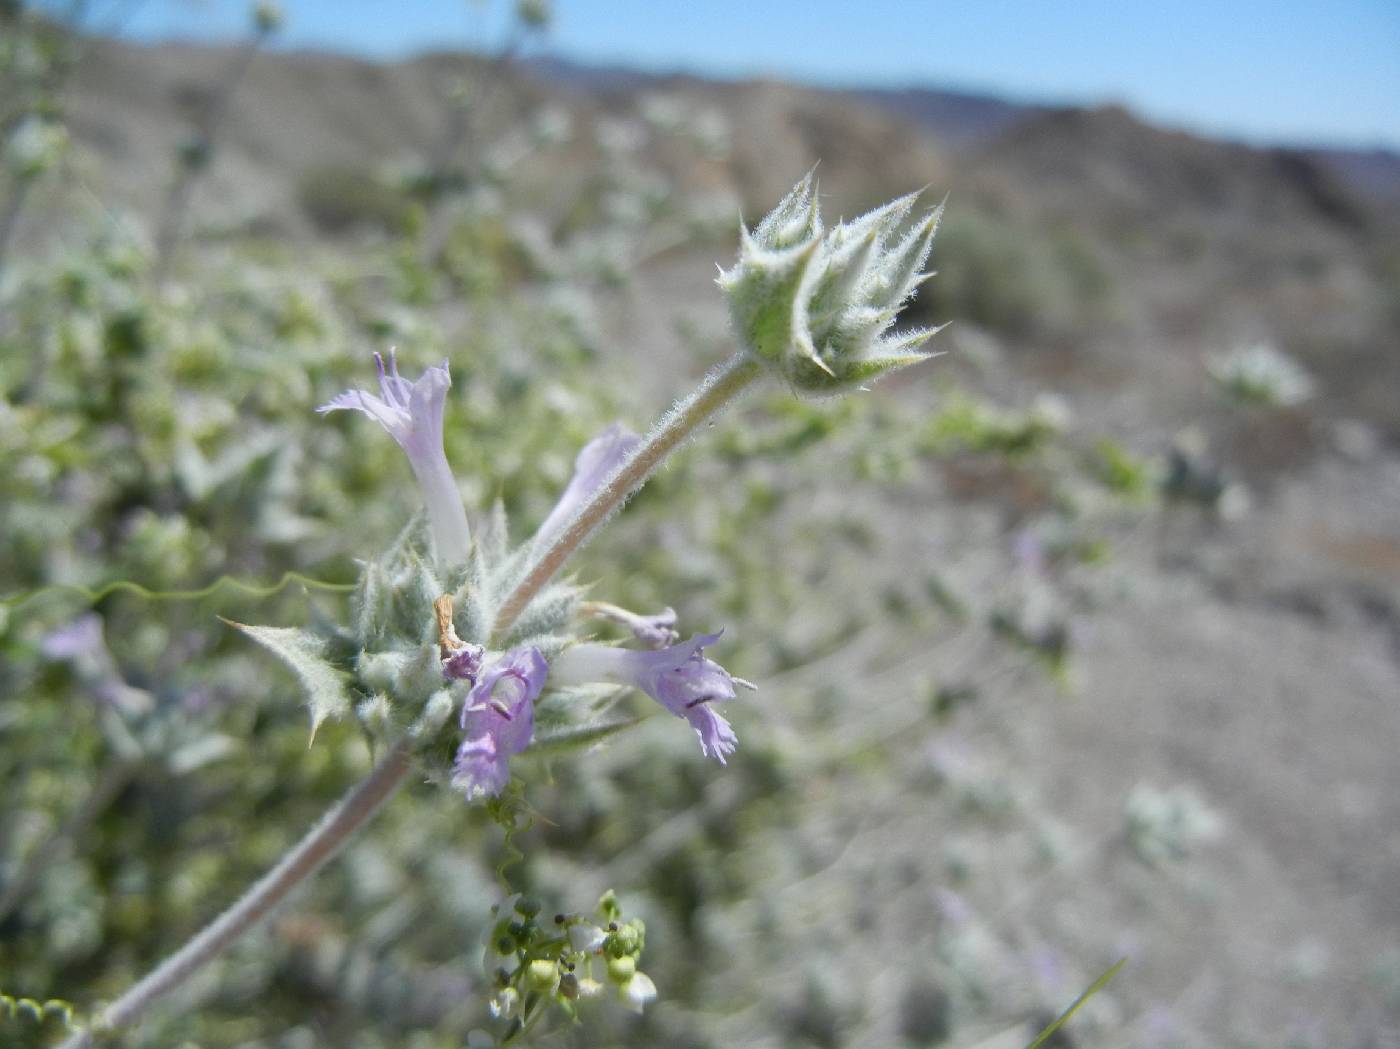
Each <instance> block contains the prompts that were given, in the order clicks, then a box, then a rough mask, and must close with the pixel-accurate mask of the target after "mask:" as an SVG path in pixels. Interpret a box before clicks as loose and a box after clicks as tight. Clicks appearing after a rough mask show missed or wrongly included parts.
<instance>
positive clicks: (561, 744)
mask: <svg viewBox="0 0 1400 1049" xmlns="http://www.w3.org/2000/svg"><path fill="white" fill-rule="evenodd" d="M641 721H642V719H641V718H623V719H621V720H617V721H595V722H594V723H593V724H591V725H571V726H569V727H568V728H561V729H557V730H555V731H552V732H544V733H538V734H536V736H535V741H534V742H533V743H531V744H530V749H529V750H528V751H526V753H527V754H539V755H542V756H547V757H553V756H555V755H558V754H567V753H569V752H571V751H575V750H583V749H584V748H585V747H590V746H592V745H593V744H594V743H598V742H600V741H602V740H605V739H607V738H608V737H609V736H615V735H617V733H619V732H621V731H623V730H624V729H629V728H631V727H632V726H634V725H638V724H640V723H641Z"/></svg>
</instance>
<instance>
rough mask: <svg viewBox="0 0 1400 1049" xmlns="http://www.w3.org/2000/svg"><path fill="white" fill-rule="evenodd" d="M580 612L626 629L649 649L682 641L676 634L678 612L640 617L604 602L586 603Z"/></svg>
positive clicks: (667, 609)
mask: <svg viewBox="0 0 1400 1049" xmlns="http://www.w3.org/2000/svg"><path fill="white" fill-rule="evenodd" d="M579 610H580V611H581V612H582V613H583V614H584V615H586V616H594V617H595V618H597V619H606V620H607V621H608V622H610V623H616V624H617V625H618V626H621V627H625V628H626V629H628V630H630V631H632V636H633V637H635V638H636V639H637V640H638V641H640V642H641V643H642V644H644V645H646V647H647V648H665V647H666V646H667V645H674V644H675V643H676V642H677V641H679V640H680V639H681V636H680V634H678V633H677V632H676V610H675V609H674V608H666V609H663V610H662V611H660V612H655V613H653V614H652V615H649V616H645V615H639V614H638V613H636V612H630V611H628V610H627V609H625V608H619V607H618V606H617V605H610V604H608V603H606V602H604V601H585V602H584V603H583V604H582V605H581V606H580V608H579Z"/></svg>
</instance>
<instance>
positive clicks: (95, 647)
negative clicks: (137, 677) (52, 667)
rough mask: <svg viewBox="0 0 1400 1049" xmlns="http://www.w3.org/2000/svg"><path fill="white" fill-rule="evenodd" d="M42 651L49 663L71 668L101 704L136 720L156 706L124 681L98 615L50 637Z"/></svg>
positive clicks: (82, 618) (85, 617) (148, 696)
mask: <svg viewBox="0 0 1400 1049" xmlns="http://www.w3.org/2000/svg"><path fill="white" fill-rule="evenodd" d="M39 650H40V651H41V652H42V653H43V654H44V656H45V658H47V659H52V660H54V661H63V662H67V663H69V664H71V665H72V667H73V671H74V673H75V674H77V676H78V678H79V679H80V680H81V681H82V682H83V683H84V684H85V685H86V686H87V687H88V688H89V689H91V690H92V694H93V695H94V696H95V697H96V698H97V700H98V702H100V703H105V704H108V705H110V706H112V707H114V708H115V709H116V710H118V711H120V712H121V713H123V714H127V715H132V716H140V715H142V714H146V713H149V712H150V710H151V709H152V707H154V706H155V698H154V697H153V696H152V695H151V694H150V693H149V692H145V691H143V690H142V689H139V688H133V687H132V686H130V685H128V684H127V683H126V681H125V679H123V677H122V673H121V670H120V669H119V668H118V667H117V661H116V659H115V658H114V657H113V656H112V650H111V649H109V648H108V647H107V641H106V639H105V638H104V637H103V631H102V617H101V616H100V615H98V614H97V613H96V612H88V613H87V614H85V615H81V616H79V617H78V618H77V619H75V620H73V621H72V622H71V623H68V624H66V625H65V626H61V627H59V628H58V629H57V630H55V631H53V632H52V633H50V634H48V635H47V636H46V637H45V638H44V639H43V641H41V642H40V645H39Z"/></svg>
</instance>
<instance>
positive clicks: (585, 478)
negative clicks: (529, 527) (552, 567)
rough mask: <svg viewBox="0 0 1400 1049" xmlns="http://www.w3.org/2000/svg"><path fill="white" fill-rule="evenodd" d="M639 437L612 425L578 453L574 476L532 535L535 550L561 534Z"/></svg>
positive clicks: (619, 424) (631, 450)
mask: <svg viewBox="0 0 1400 1049" xmlns="http://www.w3.org/2000/svg"><path fill="white" fill-rule="evenodd" d="M641 443H642V439H641V437H639V436H638V435H637V434H635V433H633V432H632V431H631V430H629V429H627V427H625V426H623V425H622V424H621V423H613V424H612V425H611V426H609V427H608V428H607V429H606V430H604V431H603V432H602V433H600V434H599V435H598V436H597V437H595V438H593V440H591V441H589V442H588V443H587V444H585V445H584V446H583V448H582V449H580V450H579V453H578V456H577V457H576V458H575V459H574V475H573V477H571V478H569V483H568V485H567V486H566V487H565V488H564V494H563V495H561V496H560V497H559V502H558V503H556V504H555V506H554V509H553V510H551V511H550V512H549V516H548V517H546V518H545V519H544V524H542V525H540V527H539V531H537V532H536V533H535V544H534V545H535V549H536V550H539V549H541V548H542V547H545V546H548V545H549V543H550V542H551V541H552V540H554V539H555V538H556V537H557V536H558V535H559V533H560V532H562V531H563V530H564V529H565V528H566V527H567V526H568V524H569V521H570V520H571V519H572V518H573V516H574V514H576V513H578V511H579V508H580V507H582V506H583V504H584V503H586V502H587V501H588V498H589V496H591V495H592V494H593V493H594V492H596V491H597V490H598V488H599V486H600V485H602V483H603V482H604V481H606V480H607V479H608V475H609V474H611V473H612V472H613V471H614V470H616V469H617V468H618V467H619V466H621V465H622V463H623V462H624V461H625V460H626V459H627V457H628V456H629V455H631V454H632V453H633V452H634V451H636V449H637V446H638V445H640V444H641Z"/></svg>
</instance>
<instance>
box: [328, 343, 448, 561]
mask: <svg viewBox="0 0 1400 1049" xmlns="http://www.w3.org/2000/svg"><path fill="white" fill-rule="evenodd" d="M374 362H375V364H376V365H378V367H379V391H380V393H381V394H382V396H381V397H376V396H374V394H372V393H365V392H364V391H363V390H346V391H345V392H344V393H342V394H340V396H338V397H335V398H333V399H332V400H330V401H329V402H327V403H326V404H323V405H322V406H321V407H319V408H317V409H316V411H317V412H319V413H321V414H322V415H324V414H325V413H327V412H334V411H339V410H341V409H350V410H353V411H358V412H364V413H365V414H366V415H368V416H369V417H370V418H371V419H374V420H375V421H376V422H378V423H379V425H380V426H382V427H384V429H385V430H387V431H389V436H390V437H392V438H393V439H394V440H396V441H397V442H398V443H399V447H400V448H402V449H403V450H404V452H405V454H407V456H408V461H409V464H410V465H411V466H412V467H413V474H414V476H415V477H417V478H418V485H419V487H420V488H422V490H423V501H424V503H426V504H427V507H428V522H429V524H430V525H431V527H432V531H433V545H434V546H435V547H436V549H437V556H438V560H439V561H441V562H442V563H443V564H446V565H459V564H462V563H463V562H465V561H466V560H467V557H468V555H469V554H470V553H471V529H470V528H469V527H468V525H467V512H466V510H465V509H464V508H463V506H462V496H461V493H460V492H459V491H458V490H457V481H456V479H455V478H453V476H452V468H451V467H450V466H448V464H447V455H446V453H445V452H444V451H443V448H442V409H443V402H444V401H445V400H446V398H447V390H448V387H450V386H451V385H452V377H451V376H450V375H449V374H448V371H447V362H446V361H443V362H442V364H441V365H439V366H437V367H433V368H429V369H427V370H426V371H425V372H424V373H423V374H422V375H421V376H419V378H418V381H417V382H409V381H408V380H407V379H404V378H402V377H400V375H399V363H398V360H397V358H396V356H395V352H394V351H393V350H390V351H389V368H388V370H387V371H386V369H385V367H384V357H383V356H382V355H381V354H378V353H376V354H375V355H374Z"/></svg>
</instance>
